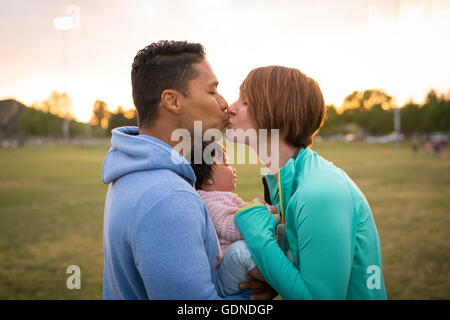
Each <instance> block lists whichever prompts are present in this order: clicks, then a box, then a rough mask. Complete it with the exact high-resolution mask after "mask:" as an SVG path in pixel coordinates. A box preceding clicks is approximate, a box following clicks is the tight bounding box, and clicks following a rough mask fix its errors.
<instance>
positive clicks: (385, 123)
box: [320, 90, 450, 136]
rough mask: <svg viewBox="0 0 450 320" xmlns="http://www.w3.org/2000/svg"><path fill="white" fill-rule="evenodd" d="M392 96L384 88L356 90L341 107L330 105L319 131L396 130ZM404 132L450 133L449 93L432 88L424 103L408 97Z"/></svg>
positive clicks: (377, 132)
mask: <svg viewBox="0 0 450 320" xmlns="http://www.w3.org/2000/svg"><path fill="white" fill-rule="evenodd" d="M394 107H395V106H394V104H393V99H392V97H391V96H389V95H388V94H387V93H385V92H384V91H382V90H365V91H354V92H353V93H352V94H350V95H348V96H347V97H346V98H345V99H344V102H343V104H342V106H341V108H340V109H339V110H338V109H337V108H336V107H335V106H334V105H328V106H327V116H326V119H325V122H324V126H323V127H322V129H321V130H320V135H322V136H330V135H335V134H346V133H356V134H359V133H365V134H369V135H385V134H389V133H391V132H393V131H394V120H393V119H394ZM400 119H401V130H400V131H401V133H403V134H405V135H406V136H412V135H415V134H430V133H432V132H442V133H450V97H445V96H444V95H443V94H442V95H440V96H439V95H438V94H437V93H436V92H435V91H434V90H430V91H429V92H428V94H427V96H426V98H425V101H424V102H423V104H418V103H415V102H414V101H412V100H411V101H409V102H407V103H406V104H405V105H403V106H402V107H401V108H400Z"/></svg>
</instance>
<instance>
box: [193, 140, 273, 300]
mask: <svg viewBox="0 0 450 320" xmlns="http://www.w3.org/2000/svg"><path fill="white" fill-rule="evenodd" d="M211 147H213V148H211ZM207 148H210V149H212V159H205V157H202V159H201V162H199V163H194V161H193V159H194V157H193V155H194V153H195V152H198V153H201V154H202V155H204V154H205V152H207V150H206V149H207ZM188 160H189V161H190V163H191V166H192V169H193V170H194V173H195V176H196V180H195V188H196V190H197V193H198V194H199V195H200V197H202V199H203V200H204V201H205V203H206V206H207V207H208V214H209V217H210V218H211V221H212V223H213V225H214V228H215V230H216V232H217V236H218V238H219V244H220V246H219V248H220V250H219V251H218V252H217V256H216V260H215V262H214V267H215V271H216V272H215V283H216V288H217V292H218V293H219V295H220V296H222V297H226V296H230V295H233V294H236V293H237V292H239V284H240V283H241V282H244V281H245V276H246V275H247V273H248V274H249V275H250V276H251V277H253V278H254V279H257V280H261V281H264V278H263V276H262V275H261V273H260V272H259V270H258V268H257V267H256V265H255V262H254V261H253V259H252V257H251V255H250V252H249V251H248V248H247V245H246V244H245V241H244V238H243V237H242V235H241V233H240V232H239V230H238V228H237V227H236V224H235V223H234V215H235V214H236V212H238V211H239V210H240V209H242V208H243V207H245V206H247V205H249V204H251V203H250V202H245V201H244V200H242V199H241V198H239V196H238V195H237V194H235V193H233V191H234V189H235V188H236V170H235V169H234V168H233V167H231V166H230V165H229V163H228V157H227V153H226V151H225V150H224V149H223V148H222V147H221V146H220V145H218V144H217V143H215V142H211V141H204V142H202V143H199V144H196V145H194V146H193V148H192V150H191V153H190V154H189V155H188ZM257 200H259V199H257ZM266 207H267V208H268V210H269V211H270V212H271V213H272V214H276V213H277V209H276V208H275V207H274V206H270V205H267V204H266ZM275 217H276V219H278V220H280V216H279V215H278V214H276V216H275Z"/></svg>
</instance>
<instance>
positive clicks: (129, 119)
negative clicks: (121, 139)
mask: <svg viewBox="0 0 450 320" xmlns="http://www.w3.org/2000/svg"><path fill="white" fill-rule="evenodd" d="M124 126H137V117H136V111H135V110H134V109H131V110H128V111H124V110H123V108H122V106H118V107H117V110H116V111H115V112H113V113H111V116H110V118H109V122H108V129H107V131H108V133H109V134H110V133H111V130H112V129H114V128H117V127H124Z"/></svg>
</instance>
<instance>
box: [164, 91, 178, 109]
mask: <svg viewBox="0 0 450 320" xmlns="http://www.w3.org/2000/svg"><path fill="white" fill-rule="evenodd" d="M179 95H180V93H179V92H178V91H176V90H173V89H166V90H164V91H163V92H162V93H161V102H162V104H163V106H164V107H165V108H167V109H169V110H170V111H172V112H175V113H177V114H178V113H180V110H181V103H180V99H179Z"/></svg>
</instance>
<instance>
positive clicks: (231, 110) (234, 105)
mask: <svg viewBox="0 0 450 320" xmlns="http://www.w3.org/2000/svg"><path fill="white" fill-rule="evenodd" d="M228 113H229V114H230V115H232V116H234V115H236V113H237V103H236V102H235V103H232V104H231V106H229V107H228Z"/></svg>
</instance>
